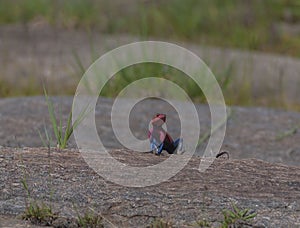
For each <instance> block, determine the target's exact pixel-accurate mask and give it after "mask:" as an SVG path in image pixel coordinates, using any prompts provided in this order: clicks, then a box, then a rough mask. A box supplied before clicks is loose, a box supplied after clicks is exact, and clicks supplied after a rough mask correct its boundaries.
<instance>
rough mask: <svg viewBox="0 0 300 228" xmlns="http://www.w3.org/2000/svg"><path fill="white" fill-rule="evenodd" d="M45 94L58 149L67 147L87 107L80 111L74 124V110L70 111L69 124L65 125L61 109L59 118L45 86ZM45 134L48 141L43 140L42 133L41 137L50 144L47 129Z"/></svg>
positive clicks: (46, 143) (45, 142)
mask: <svg viewBox="0 0 300 228" xmlns="http://www.w3.org/2000/svg"><path fill="white" fill-rule="evenodd" d="M44 95H45V99H46V103H47V106H48V113H49V116H50V121H51V124H52V129H53V131H54V135H55V138H56V142H57V148H58V149H65V148H66V147H67V145H68V142H69V139H70V137H71V136H72V134H73V131H74V129H75V128H76V127H77V126H78V125H79V124H80V122H81V121H82V120H83V119H84V117H85V116H86V114H87V109H85V110H83V111H82V112H81V113H80V115H79V117H78V118H77V119H76V120H75V122H74V124H72V111H70V112H69V116H68V120H67V125H66V126H63V123H62V113H61V110H60V115H59V118H57V117H56V114H55V110H54V105H53V102H52V101H51V99H50V97H49V96H48V94H47V91H46V89H45V88H44ZM45 134H46V138H47V140H46V141H45V140H43V138H42V136H41V134H40V137H41V139H42V141H43V143H44V144H45V145H49V146H50V142H49V136H48V133H47V130H46V129H45Z"/></svg>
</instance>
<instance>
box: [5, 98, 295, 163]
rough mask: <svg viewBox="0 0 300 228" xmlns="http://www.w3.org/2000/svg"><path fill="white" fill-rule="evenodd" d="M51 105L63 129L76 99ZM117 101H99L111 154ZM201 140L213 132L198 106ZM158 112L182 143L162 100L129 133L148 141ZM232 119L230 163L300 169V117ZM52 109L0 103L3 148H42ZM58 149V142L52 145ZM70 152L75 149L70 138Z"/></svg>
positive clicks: (241, 111) (248, 112)
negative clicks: (251, 161)
mask: <svg viewBox="0 0 300 228" xmlns="http://www.w3.org/2000/svg"><path fill="white" fill-rule="evenodd" d="M53 102H54V104H55V108H56V111H57V116H59V110H61V113H62V119H63V123H64V125H66V123H67V118H68V115H69V111H70V109H71V105H72V102H73V98H72V97H54V98H53ZM112 104H113V99H108V98H100V99H99V101H98V103H97V106H96V110H95V120H96V125H97V130H98V134H99V136H100V138H101V140H102V142H103V144H104V146H105V147H107V148H111V149H112V148H122V145H121V144H120V143H119V141H118V140H117V139H116V137H115V136H114V132H113V130H112V125H111V115H110V114H111V107H112ZM196 108H197V111H198V115H199V119H200V126H201V135H200V137H202V136H203V135H204V134H206V133H207V132H208V131H210V110H209V108H208V106H206V105H201V104H196ZM157 112H161V113H166V114H167V127H168V131H169V133H170V134H171V135H172V136H173V137H174V138H176V137H178V136H179V133H180V121H179V118H178V115H177V113H176V110H175V109H174V108H172V107H171V106H170V105H168V104H166V103H165V102H162V101H160V100H158V99H152V100H151V99H148V100H145V101H144V102H142V103H138V104H137V105H136V106H135V107H134V108H133V109H132V111H131V114H130V120H129V122H130V124H129V125H130V129H131V131H132V133H133V134H134V135H135V136H136V137H137V138H138V139H143V140H145V139H147V134H148V124H149V121H150V119H151V118H152V116H153V115H154V114H156V113H157ZM231 113H232V114H231V116H230V119H229V120H228V123H227V131H226V136H225V139H224V143H223V146H222V150H227V151H229V153H230V157H231V158H236V159H241V158H256V159H261V160H264V161H268V162H272V163H283V164H287V165H292V166H299V164H300V144H299V142H300V131H299V127H300V113H296V112H285V111H280V110H274V109H267V108H241V107H231ZM49 120H50V118H49V115H48V109H47V105H46V102H45V98H44V97H26V98H7V99H0V126H1V127H0V146H3V147H24V146H26V147H40V146H43V144H42V141H41V139H40V137H39V131H40V132H41V133H42V134H43V132H44V126H46V128H47V129H48V132H49V134H51V133H52V138H53V139H54V135H53V130H52V128H51V123H50V121H49ZM53 145H54V146H55V140H53ZM205 146H206V144H205V143H204V144H203V145H202V146H200V147H199V148H198V149H197V152H196V154H198V155H203V151H204V149H205ZM69 147H71V148H76V143H75V141H74V139H73V138H71V140H70V143H69Z"/></svg>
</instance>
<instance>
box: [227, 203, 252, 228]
mask: <svg viewBox="0 0 300 228" xmlns="http://www.w3.org/2000/svg"><path fill="white" fill-rule="evenodd" d="M256 215H257V214H256V213H253V212H250V209H239V208H238V207H237V206H236V205H235V204H232V210H224V211H223V216H224V218H223V221H222V225H221V227H222V228H228V227H233V226H235V225H240V226H241V225H251V224H250V222H251V220H252V219H253V218H255V217H256Z"/></svg>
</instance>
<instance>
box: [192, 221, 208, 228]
mask: <svg viewBox="0 0 300 228" xmlns="http://www.w3.org/2000/svg"><path fill="white" fill-rule="evenodd" d="M194 226H195V227H211V225H210V223H209V222H208V221H206V220H205V219H202V220H198V221H196V222H195V225H194Z"/></svg>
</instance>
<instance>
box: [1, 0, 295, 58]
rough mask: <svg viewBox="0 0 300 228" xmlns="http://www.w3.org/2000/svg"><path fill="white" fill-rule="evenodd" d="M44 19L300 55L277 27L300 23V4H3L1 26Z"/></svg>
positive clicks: (45, 0)
mask: <svg viewBox="0 0 300 228" xmlns="http://www.w3.org/2000/svg"><path fill="white" fill-rule="evenodd" d="M40 19H43V20H46V21H47V22H48V23H50V24H51V25H53V26H59V27H66V28H75V29H76V28H84V29H96V30H99V31H102V32H105V33H115V34H119V33H131V34H135V35H138V36H141V37H144V38H147V37H158V38H168V39H175V40H185V41H192V42H195V43H201V44H207V45H214V46H223V47H235V48H242V49H250V50H261V51H268V52H277V53H284V54H290V55H293V56H300V54H299V53H300V37H299V36H297V35H295V34H292V33H282V31H280V29H279V27H276V26H277V25H279V24H280V23H288V24H291V25H293V24H296V23H299V22H300V3H299V1H297V0H264V1H261V0H252V1H239V0H227V1H223V0H203V1H198V0H185V1H182V0H167V1H163V0H159V1H147V2H144V1H130V2H129V3H127V4H125V3H124V2H122V1H113V2H108V1H104V0H73V1H66V0H63V1H59V0H26V1H23V0H14V1H7V0H0V24H9V23H22V24H24V25H27V24H28V23H30V22H31V21H34V20H40Z"/></svg>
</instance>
